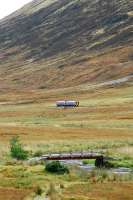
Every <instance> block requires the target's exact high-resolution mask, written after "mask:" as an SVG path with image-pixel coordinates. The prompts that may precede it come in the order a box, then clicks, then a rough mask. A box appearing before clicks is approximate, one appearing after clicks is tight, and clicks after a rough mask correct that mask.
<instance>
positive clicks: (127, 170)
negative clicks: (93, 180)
mask: <svg viewBox="0 0 133 200" xmlns="http://www.w3.org/2000/svg"><path fill="white" fill-rule="evenodd" d="M61 163H63V164H65V165H68V166H77V167H79V168H81V169H83V170H85V171H88V172H91V171H92V170H93V169H95V165H94V164H83V162H82V160H64V161H61ZM108 171H109V172H112V173H114V174H129V173H131V172H133V170H132V169H130V168H125V167H119V168H112V169H108Z"/></svg>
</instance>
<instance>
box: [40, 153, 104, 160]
mask: <svg viewBox="0 0 133 200" xmlns="http://www.w3.org/2000/svg"><path fill="white" fill-rule="evenodd" d="M103 158H104V156H103V155H102V154H98V153H89V152H88V153H87V152H86V153H62V154H46V155H43V156H41V157H40V160H79V159H103Z"/></svg>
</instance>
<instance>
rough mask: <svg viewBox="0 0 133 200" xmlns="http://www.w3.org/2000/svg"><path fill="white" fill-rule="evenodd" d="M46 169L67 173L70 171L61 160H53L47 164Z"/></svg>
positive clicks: (52, 171)
mask: <svg viewBox="0 0 133 200" xmlns="http://www.w3.org/2000/svg"><path fill="white" fill-rule="evenodd" d="M45 170H46V171H47V172H51V173H57V174H65V173H69V170H68V168H67V167H66V166H64V165H63V164H61V163H60V162H59V161H52V162H49V163H47V164H46V167H45Z"/></svg>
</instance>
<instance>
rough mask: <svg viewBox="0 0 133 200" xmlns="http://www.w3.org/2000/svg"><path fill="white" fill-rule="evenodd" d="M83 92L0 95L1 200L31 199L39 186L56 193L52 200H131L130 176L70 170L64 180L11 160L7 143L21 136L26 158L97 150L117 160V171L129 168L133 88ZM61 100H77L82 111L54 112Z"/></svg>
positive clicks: (41, 168)
mask: <svg viewBox="0 0 133 200" xmlns="http://www.w3.org/2000/svg"><path fill="white" fill-rule="evenodd" d="M84 88H85V89H84V90H83V89H81V88H80V87H79V88H78V87H76V88H69V89H64V90H63V89H59V90H51V91H43V90H38V91H27V92H26V91H25V92H15V91H14V92H12V93H11V94H9V93H2V94H1V96H0V102H1V103H0V149H1V153H0V158H1V161H0V186H1V189H0V199H2V200H3V197H4V195H6V196H5V198H6V199H7V200H8V199H9V200H10V199H11V200H12V199H15V198H16V199H17V200H19V199H24V198H26V199H33V196H34V195H35V188H36V187H38V185H39V186H40V187H41V188H43V191H44V193H46V191H47V190H48V189H49V187H50V184H51V183H53V184H54V187H55V188H56V192H55V193H56V194H57V196H58V197H57V198H56V199H76V200H79V199H82V200H83V199H97V200H103V199H105V200H106V199H109V200H114V199H116V200H125V199H126V200H131V199H132V191H133V181H132V175H131V174H130V175H124V176H123V177H119V176H117V175H113V174H112V175H106V172H104V170H103V172H102V171H101V172H100V173H99V172H97V171H96V172H95V173H93V172H92V173H89V172H83V171H82V170H81V171H80V170H79V169H77V168H73V167H72V169H71V170H70V174H68V175H51V174H48V173H47V172H45V170H44V165H33V166H29V165H27V164H25V162H24V163H23V162H16V161H13V160H12V159H11V158H10V155H9V141H10V139H11V138H12V137H13V136H19V137H20V139H21V141H22V142H23V144H24V147H25V148H26V149H27V150H28V151H29V152H30V156H34V155H39V154H41V153H42V154H43V153H48V152H70V151H82V150H85V151H89V150H95V151H96V150H98V151H103V152H105V154H107V155H109V156H113V157H115V158H119V159H120V160H119V162H116V163H115V164H116V166H123V167H130V168H132V167H133V164H132V163H133V93H132V85H130V84H129V85H125V86H123V87H121V86H120V85H119V86H118V87H116V88H113V87H99V88H93V89H91V88H87V86H86V87H84ZM60 99H76V100H79V101H80V107H79V108H71V109H60V108H56V106H55V101H56V100H60ZM60 184H62V185H63V186H62V187H63V188H62V189H60V188H59V185H60ZM3 188H4V189H3ZM3 191H9V192H8V193H6V194H4V192H3ZM14 191H15V192H14ZM14 194H15V197H14V196H13V195H14Z"/></svg>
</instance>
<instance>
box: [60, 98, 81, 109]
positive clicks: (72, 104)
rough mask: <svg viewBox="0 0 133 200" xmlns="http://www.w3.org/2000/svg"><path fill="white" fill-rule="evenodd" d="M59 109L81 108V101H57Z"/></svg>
mask: <svg viewBox="0 0 133 200" xmlns="http://www.w3.org/2000/svg"><path fill="white" fill-rule="evenodd" d="M56 106H57V107H63V108H65V107H79V101H73V100H65V101H57V102H56Z"/></svg>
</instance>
